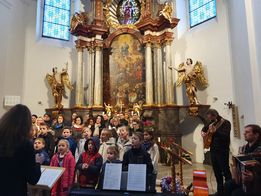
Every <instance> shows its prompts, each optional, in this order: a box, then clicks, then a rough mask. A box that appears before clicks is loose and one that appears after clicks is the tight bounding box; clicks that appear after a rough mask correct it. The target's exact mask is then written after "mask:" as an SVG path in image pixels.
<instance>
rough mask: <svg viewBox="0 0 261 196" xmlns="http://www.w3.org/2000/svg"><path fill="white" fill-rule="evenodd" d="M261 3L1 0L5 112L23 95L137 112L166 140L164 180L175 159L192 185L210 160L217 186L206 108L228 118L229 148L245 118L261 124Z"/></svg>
mask: <svg viewBox="0 0 261 196" xmlns="http://www.w3.org/2000/svg"><path fill="white" fill-rule="evenodd" d="M59 6H60V7H59ZM260 9H261V4H260V2H258V1H257V0H253V1H249V0H202V1H200V0H169V1H166V0H12V1H9V0H0V16H1V19H0V25H1V27H2V28H1V36H0V43H1V44H0V49H1V53H0V66H1V71H0V100H1V105H0V116H2V115H3V114H4V113H5V112H6V111H8V110H9V109H10V108H11V107H12V106H14V105H15V104H19V103H21V104H24V105H27V106H28V107H29V109H30V110H31V112H32V114H36V115H38V116H43V115H44V114H45V113H48V114H50V115H51V117H52V118H56V117H57V116H58V115H59V114H63V115H64V119H65V120H66V121H70V120H71V116H72V114H73V113H77V114H78V115H81V116H82V117H83V118H84V117H86V116H91V115H93V116H97V115H107V117H109V118H111V119H114V117H115V118H116V116H120V115H122V114H123V115H125V116H126V117H125V120H126V121H129V117H133V116H135V115H137V116H138V118H139V119H140V123H141V124H142V127H143V129H144V130H146V129H147V130H153V132H154V137H155V138H154V139H155V142H156V143H157V144H158V145H159V146H162V148H161V150H160V153H161V155H160V159H161V161H160V162H161V163H160V166H159V167H160V169H159V173H158V178H157V186H159V183H160V180H161V178H162V177H164V176H165V175H170V176H171V175H172V176H173V172H175V171H173V167H174V168H175V166H176V176H177V175H179V176H180V175H181V174H183V176H182V178H184V184H185V185H187V186H188V185H189V184H190V183H189V181H191V180H192V178H193V177H192V176H193V171H192V170H193V168H194V169H204V170H207V180H208V181H207V182H208V188H209V193H213V192H215V185H213V183H214V184H215V180H214V177H213V175H214V174H213V171H212V169H211V166H210V165H209V164H210V163H209V159H210V158H209V154H208V152H209V150H206V149H204V146H203V139H202V137H201V130H202V128H203V127H204V123H205V119H206V113H207V111H208V110H209V109H210V108H212V109H215V110H217V111H218V112H219V114H220V115H221V116H222V117H223V118H224V119H227V120H228V121H230V122H231V132H230V147H229V149H230V152H229V153H230V156H232V155H236V154H237V153H238V148H239V147H240V146H242V145H244V144H245V143H246V142H245V139H244V127H245V126H246V125H247V124H258V125H261V110H260V108H261V77H260V76H261V37H260V36H258V35H261V22H260V20H259V19H260V17H261V13H260V12H259V10H260ZM52 20H53V21H52ZM59 85H60V86H59ZM86 118H88V117H86ZM123 118H124V117H123ZM172 143H174V144H175V145H176V147H177V149H178V152H177V154H174V155H173V154H172V152H170V153H169V148H170V147H171V145H172V146H173V144H172ZM175 145H174V146H175ZM165 148H166V149H165ZM183 154H185V155H187V156H189V158H188V159H185V158H183V157H182V156H181V155H183ZM172 156H181V157H180V158H177V159H175V160H167V159H172ZM163 160H164V161H163ZM185 163H187V164H186V165H185ZM203 163H204V164H206V165H204V164H203ZM190 164H192V166H189V165H190ZM182 165H184V166H183V167H184V168H183V169H184V171H182ZM180 167H181V168H180ZM160 172H161V173H160ZM177 173H179V174H177ZM182 181H183V180H182ZM182 183H183V182H182ZM157 190H158V191H159V192H160V191H161V190H160V188H157Z"/></svg>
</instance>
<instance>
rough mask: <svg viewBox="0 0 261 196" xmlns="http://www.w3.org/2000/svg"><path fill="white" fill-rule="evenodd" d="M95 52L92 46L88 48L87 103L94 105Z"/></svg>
mask: <svg viewBox="0 0 261 196" xmlns="http://www.w3.org/2000/svg"><path fill="white" fill-rule="evenodd" d="M93 59H94V52H93V49H92V48H91V47H89V48H88V52H87V80H88V81H87V83H88V89H87V105H89V106H92V105H93V78H94V77H93V74H94V63H93Z"/></svg>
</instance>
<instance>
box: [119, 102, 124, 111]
mask: <svg viewBox="0 0 261 196" xmlns="http://www.w3.org/2000/svg"><path fill="white" fill-rule="evenodd" d="M119 106H120V112H121V113H122V107H123V106H124V104H123V103H122V101H120V103H119Z"/></svg>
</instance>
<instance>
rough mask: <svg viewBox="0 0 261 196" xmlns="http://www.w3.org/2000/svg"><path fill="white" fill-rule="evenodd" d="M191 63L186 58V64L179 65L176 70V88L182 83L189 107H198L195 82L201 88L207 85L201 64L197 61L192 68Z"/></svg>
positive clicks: (189, 59) (190, 60)
mask: <svg viewBox="0 0 261 196" xmlns="http://www.w3.org/2000/svg"><path fill="white" fill-rule="evenodd" d="M192 64H193V61H192V59H191V58H188V59H187V61H186V63H181V64H180V65H179V68H178V70H177V71H178V80H177V83H176V84H177V86H181V85H182V83H185V85H186V93H187V97H188V99H189V104H190V105H198V104H199V102H198V99H197V86H196V84H197V81H198V82H199V83H200V84H201V85H202V86H203V87H206V86H207V85H208V83H207V80H206V78H205V76H204V70H203V66H202V63H201V62H199V61H197V62H196V64H195V65H194V66H193V65H192Z"/></svg>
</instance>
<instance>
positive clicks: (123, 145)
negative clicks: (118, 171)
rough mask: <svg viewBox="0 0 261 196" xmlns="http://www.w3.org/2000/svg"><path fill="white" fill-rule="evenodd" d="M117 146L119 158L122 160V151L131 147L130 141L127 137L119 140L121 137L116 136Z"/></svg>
mask: <svg viewBox="0 0 261 196" xmlns="http://www.w3.org/2000/svg"><path fill="white" fill-rule="evenodd" d="M117 146H118V149H119V159H120V160H121V161H122V160H123V155H124V153H125V152H127V151H128V150H130V149H131V141H130V140H129V139H127V140H121V138H118V141H117Z"/></svg>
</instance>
